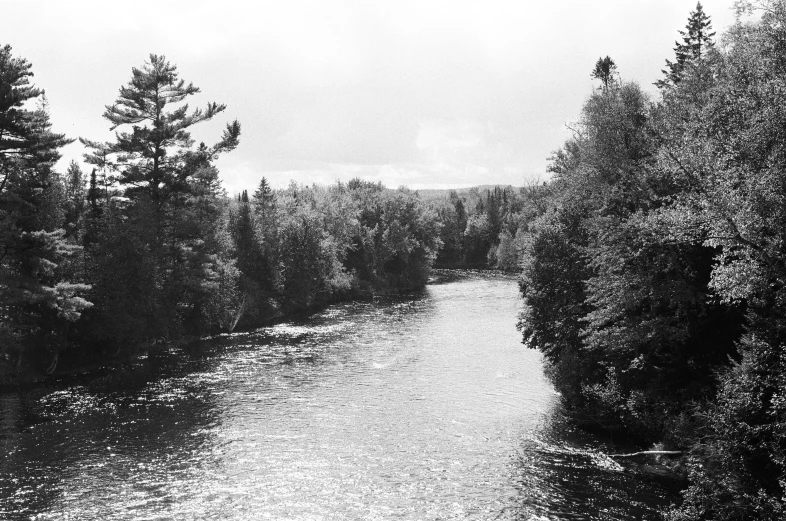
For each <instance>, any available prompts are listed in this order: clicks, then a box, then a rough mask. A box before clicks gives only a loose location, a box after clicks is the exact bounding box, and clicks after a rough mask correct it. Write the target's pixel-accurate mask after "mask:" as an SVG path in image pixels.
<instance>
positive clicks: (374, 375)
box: [0, 277, 662, 520]
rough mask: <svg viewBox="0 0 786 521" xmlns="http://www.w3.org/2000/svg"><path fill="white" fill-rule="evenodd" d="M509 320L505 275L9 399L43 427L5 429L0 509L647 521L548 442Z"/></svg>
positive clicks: (652, 492)
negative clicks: (636, 520)
mask: <svg viewBox="0 0 786 521" xmlns="http://www.w3.org/2000/svg"><path fill="white" fill-rule="evenodd" d="M519 305H520V304H519V299H518V296H517V288H516V284H515V282H514V281H513V280H512V279H509V278H504V277H498V278H493V277H492V278H484V277H469V278H466V279H464V280H460V281H458V282H451V283H447V284H436V285H432V286H430V287H429V288H428V290H427V291H426V292H425V293H423V294H422V295H419V296H415V297H407V298H386V299H380V300H378V301H375V302H366V303H352V304H344V305H338V306H334V307H331V308H329V309H328V310H326V311H325V312H323V313H320V314H318V315H316V316H313V317H311V318H309V319H306V320H303V321H299V322H290V323H286V324H281V325H277V326H274V327H270V328H264V329H261V330H258V331H255V332H251V333H243V334H233V335H222V336H219V337H215V338H213V339H210V340H207V341H204V342H202V343H201V344H199V345H195V346H187V347H184V348H180V349H178V350H176V351H173V352H172V353H169V354H168V355H167V356H161V357H159V356H151V357H149V358H147V359H141V360H140V361H139V362H138V367H137V368H136V369H134V370H132V371H130V373H124V372H121V373H114V374H113V373H110V374H108V375H106V376H97V377H95V378H94V379H92V380H88V381H86V382H83V383H80V384H76V383H75V384H71V385H68V386H66V387H64V388H61V389H58V390H48V391H46V390H43V392H39V393H38V394H36V393H32V394H30V395H22V396H20V397H19V401H20V404H19V405H14V407H16V408H17V409H19V410H26V412H25V413H24V414H25V415H26V416H27V417H32V418H38V420H37V421H33V422H32V423H31V424H30V425H27V426H25V427H24V428H22V430H21V431H19V432H16V431H14V428H12V429H11V430H10V431H9V432H8V433H5V432H3V433H0V442H2V443H3V444H4V446H10V448H11V449H10V452H9V454H8V455H7V456H6V457H5V459H4V460H3V465H2V466H0V513H3V514H4V515H8V516H9V518H10V519H30V518H33V519H102V520H103V519H105V520H115V519H118V520H119V519H151V520H152V519H237V520H246V519H275V520H288V519H291V520H304V519H305V520H345V519H410V520H432V519H433V520H437V519H478V520H481V519H483V520H485V519H579V518H586V519H630V518H631V516H633V517H637V518H655V517H654V515H655V514H654V510H652V507H651V505H653V504H657V503H658V501H661V499H660V496H661V495H662V491H661V489H659V488H658V487H657V486H655V485H654V484H651V483H643V484H637V483H638V482H636V481H635V480H631V479H630V477H629V476H628V475H627V474H625V472H624V469H623V468H622V467H620V466H619V465H618V464H617V463H616V462H614V461H613V460H611V459H610V458H608V456H606V455H604V454H603V453H602V452H601V451H599V450H596V449H593V448H591V447H588V446H586V444H582V442H581V439H580V437H578V438H576V436H574V434H570V430H569V429H568V430H563V428H562V427H559V426H557V427H555V423H554V421H553V418H552V416H553V413H554V408H555V406H556V401H557V397H556V396H555V394H554V393H553V391H552V388H551V386H550V384H549V383H548V382H547V381H546V379H545V377H544V376H543V372H542V364H541V359H540V355H539V354H538V353H537V352H535V351H532V350H528V349H526V348H524V347H523V346H522V345H521V342H520V336H519V333H518V332H517V331H516V329H515V322H516V317H517V313H518V309H519ZM14 403H16V402H14ZM25 408H27V409H25ZM566 433H567V434H566ZM571 436H573V438H571ZM577 440H578V441H577ZM661 502H662V501H661ZM544 516H545V517H544Z"/></svg>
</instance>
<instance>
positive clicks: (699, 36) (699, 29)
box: [655, 2, 715, 88]
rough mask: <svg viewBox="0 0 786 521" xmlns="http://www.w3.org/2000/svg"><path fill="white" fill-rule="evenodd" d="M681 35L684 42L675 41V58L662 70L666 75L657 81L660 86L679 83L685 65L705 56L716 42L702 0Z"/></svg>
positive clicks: (691, 14)
mask: <svg viewBox="0 0 786 521" xmlns="http://www.w3.org/2000/svg"><path fill="white" fill-rule="evenodd" d="M680 36H682V43H680V42H674V45H675V47H674V55H675V60H674V61H673V62H672V61H670V60H666V69H664V70H663V71H662V72H663V74H665V75H666V77H665V78H664V79H662V80H659V81H657V82H655V85H657V86H658V87H659V88H664V87H668V86H670V85H672V86H673V85H676V84H677V83H679V82H680V80H681V79H682V74H683V71H684V70H685V67H687V66H688V65H689V64H691V63H693V62H695V61H696V60H698V59H700V58H701V57H702V56H704V54H706V52H707V51H708V50H709V49H710V48H711V47H712V46H713V44H714V43H713V40H712V37H713V36H715V32H714V31H713V30H712V21H711V20H710V17H709V16H707V15H706V14H705V13H704V9H703V8H702V6H701V2H698V3H697V4H696V10H695V11H692V12H691V13H690V16H689V17H688V23H687V25H686V26H685V31H680Z"/></svg>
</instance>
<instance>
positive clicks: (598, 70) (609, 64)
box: [592, 56, 617, 89]
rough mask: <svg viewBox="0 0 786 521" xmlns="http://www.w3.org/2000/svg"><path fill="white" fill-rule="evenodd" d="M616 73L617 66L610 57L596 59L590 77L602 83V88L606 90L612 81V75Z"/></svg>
mask: <svg viewBox="0 0 786 521" xmlns="http://www.w3.org/2000/svg"><path fill="white" fill-rule="evenodd" d="M616 72H617V64H616V63H614V60H612V59H611V58H610V57H608V56H606V57H605V58H598V61H597V62H596V63H595V68H594V69H593V70H592V77H593V78H595V79H596V80H600V81H601V83H603V88H604V89H608V88H609V86H610V85H611V83H612V82H613V81H614V74H615V73H616Z"/></svg>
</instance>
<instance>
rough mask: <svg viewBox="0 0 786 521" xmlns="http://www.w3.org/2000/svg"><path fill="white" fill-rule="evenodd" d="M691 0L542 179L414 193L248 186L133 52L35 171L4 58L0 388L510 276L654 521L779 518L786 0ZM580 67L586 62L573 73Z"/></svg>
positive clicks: (189, 91)
mask: <svg viewBox="0 0 786 521" xmlns="http://www.w3.org/2000/svg"><path fill="white" fill-rule="evenodd" d="M736 9H737V10H738V17H737V22H736V23H735V24H734V25H733V26H732V27H730V28H729V29H728V30H727V31H726V32H724V34H722V35H719V36H717V37H716V33H715V32H713V30H712V24H711V19H710V17H709V16H708V15H707V14H706V13H705V12H704V10H703V8H702V6H701V4H698V5H697V6H696V8H695V10H694V11H692V12H691V13H690V15H689V18H688V22H687V25H686V27H685V29H684V30H683V31H680V35H681V41H678V42H677V43H676V47H675V49H674V51H675V54H674V56H673V57H671V58H670V59H667V60H666V65H665V69H664V71H663V77H662V78H661V79H660V80H658V81H657V83H656V84H655V85H656V86H657V96H651V95H649V94H648V93H647V91H646V90H645V89H644V88H642V86H641V85H639V84H637V83H635V82H629V81H625V80H624V79H623V76H622V74H621V73H620V72H619V71H618V70H617V67H616V65H615V62H614V60H613V59H612V58H611V57H608V56H607V57H605V58H601V59H599V60H598V62H597V63H596V64H595V67H594V69H593V70H591V76H592V78H594V80H595V81H596V84H595V85H596V88H595V89H594V91H593V93H592V94H591V95H590V96H589V98H588V99H587V100H586V103H585V104H584V106H583V109H582V111H581V114H580V115H579V117H578V121H577V123H576V124H575V125H572V127H573V128H572V136H571V137H570V138H569V139H568V140H567V141H566V142H565V144H564V145H563V146H562V148H560V149H559V150H558V151H556V152H554V154H553V156H552V158H551V164H550V168H549V169H550V176H549V177H548V178H547V179H548V180H547V181H545V182H532V183H530V184H529V185H528V186H525V187H524V188H512V187H497V186H491V187H481V188H475V189H469V190H452V191H448V192H441V191H435V192H433V193H428V191H423V192H422V193H419V192H416V191H412V190H409V189H407V188H404V187H401V188H398V189H389V188H386V187H383V186H382V185H381V184H379V183H372V182H369V181H364V180H361V179H353V180H351V181H348V182H345V183H344V182H336V183H335V184H333V185H330V186H317V185H312V186H304V185H298V184H296V183H290V185H289V186H288V187H287V188H285V189H275V190H274V189H272V188H271V185H270V182H269V180H268V179H266V178H262V180H261V182H260V183H259V185H258V187H257V188H256V189H255V190H254V191H253V193H249V192H248V191H243V192H242V193H240V194H231V195H230V194H228V193H227V192H226V191H225V190H224V189H223V188H222V186H221V182H220V175H219V171H218V169H217V167H216V166H215V163H216V159H217V158H218V157H219V156H220V155H222V154H228V153H231V152H232V150H233V149H235V148H236V147H237V146H238V145H239V143H240V136H241V126H240V123H239V122H237V121H234V122H230V123H229V124H227V125H226V128H225V130H224V131H223V134H222V135H221V136H217V138H216V141H215V143H213V144H205V143H199V144H196V143H195V141H194V140H193V139H192V137H191V133H190V132H191V127H192V126H194V125H198V124H199V123H202V122H205V121H208V120H212V119H214V118H216V117H218V116H219V115H220V114H221V113H222V112H223V111H224V110H225V108H226V107H225V105H223V104H219V103H214V102H211V103H208V104H207V105H206V106H205V107H204V108H201V109H193V108H192V109H189V107H188V105H187V103H186V102H187V101H188V100H189V99H190V97H191V96H192V95H196V94H199V92H200V91H199V88H197V87H195V86H194V85H193V84H192V83H187V82H186V81H185V80H183V79H181V78H180V76H179V72H178V70H177V68H176V66H174V65H172V64H171V63H170V62H169V61H167V60H166V58H165V57H164V56H159V55H150V57H149V59H148V60H147V61H146V62H145V63H144V65H142V66H141V67H139V68H133V69H132V77H131V80H130V81H129V83H128V84H127V85H125V86H123V87H121V88H120V90H119V93H118V95H117V98H116V99H115V100H114V101H111V100H109V101H110V102H111V103H110V104H109V105H106V106H105V110H104V112H103V117H104V118H105V120H106V122H107V126H108V127H109V128H110V129H111V130H113V131H114V132H115V133H114V139H113V140H111V141H108V142H98V141H93V140H90V139H88V138H80V141H81V142H82V144H83V145H84V146H85V147H86V148H87V149H88V150H89V152H88V153H87V154H86V155H85V164H87V165H89V168H88V170H89V173H88V172H85V171H83V170H82V167H81V166H80V164H78V163H76V162H72V163H71V164H70V166H69V167H68V168H67V169H66V171H65V172H58V171H57V169H56V167H55V165H56V163H57V162H58V160H59V159H60V157H61V153H60V150H61V149H62V147H64V146H65V145H67V144H68V143H70V142H72V141H73V139H72V138H70V137H67V136H65V135H63V134H58V133H56V132H54V131H53V130H52V125H51V122H50V119H49V112H48V105H47V103H48V102H47V100H46V96H45V95H44V93H43V91H42V90H41V89H40V88H38V87H37V86H35V85H34V84H33V82H32V76H33V71H32V65H31V64H30V63H28V62H27V61H26V60H25V59H24V58H21V57H18V56H15V55H14V54H13V52H12V48H11V47H10V46H9V45H6V46H4V47H2V48H0V236H2V240H1V241H0V248H2V250H0V384H14V383H18V382H20V381H24V380H25V378H31V375H32V376H36V377H40V376H45V375H48V374H52V373H54V372H56V371H58V370H63V368H64V367H81V366H86V365H89V364H91V363H103V362H105V361H107V360H110V361H111V360H119V359H122V358H123V357H128V356H131V355H133V354H135V353H140V352H144V351H147V350H154V349H156V348H158V346H162V345H169V344H171V343H173V342H183V341H186V340H188V339H191V338H196V337H199V336H205V335H210V334H215V333H219V332H231V331H233V330H235V329H243V328H253V327H257V326H259V325H263V324H266V323H270V321H273V320H276V319H280V318H281V317H284V316H291V315H293V314H297V313H304V312H309V311H313V310H315V309H318V308H320V307H323V306H325V305H326V304H329V303H331V302H336V301H340V300H348V299H360V298H369V297H371V296H373V295H378V294H381V293H396V292H406V291H410V290H412V289H416V288H420V287H422V286H423V285H424V284H425V283H426V282H427V280H428V278H429V274H430V271H431V269H432V268H434V267H438V268H495V269H500V270H505V271H512V272H520V281H519V285H520V291H521V296H522V298H523V301H524V311H523V312H522V315H521V317H520V321H519V328H520V330H521V332H522V335H523V342H524V344H525V345H526V346H527V347H529V348H533V349H537V350H539V351H540V352H541V353H542V354H543V357H544V359H545V362H546V370H547V373H548V376H549V377H550V379H551V381H552V382H553V384H554V386H555V387H556V389H557V390H558V391H559V393H560V395H561V396H562V400H563V402H564V405H565V407H566V410H567V411H568V414H569V415H570V417H571V418H572V420H573V421H574V422H576V423H578V424H580V425H582V426H584V427H585V428H588V429H594V430H597V431H600V432H604V433H611V434H614V435H617V436H619V435H622V436H625V437H627V438H628V439H630V440H634V441H635V442H636V443H639V444H646V445H647V446H651V447H653V449H656V450H669V451H678V452H680V453H681V456H679V457H677V458H675V459H673V460H672V461H671V462H670V463H669V464H670V465H672V466H673V467H674V469H675V471H676V472H678V473H682V474H684V476H685V479H686V481H685V483H686V488H685V490H684V492H683V496H684V501H683V502H682V503H681V504H680V505H675V506H674V507H673V508H672V509H671V510H670V511H669V512H667V513H666V514H665V515H666V517H667V519H670V520H673V521H678V520H679V521H682V520H693V519H695V520H698V519H706V520H709V519H717V520H743V519H770V520H776V519H783V518H784V517H786V396H784V390H785V389H786V348H784V346H785V345H786V318H784V317H786V146H785V145H786V130H785V129H786V110H784V107H786V2H784V1H782V0H767V1H765V2H761V3H756V4H755V5H754V4H752V3H747V2H738V3H737V4H736ZM588 68H589V67H588Z"/></svg>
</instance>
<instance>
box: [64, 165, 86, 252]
mask: <svg viewBox="0 0 786 521" xmlns="http://www.w3.org/2000/svg"><path fill="white" fill-rule="evenodd" d="M85 202H86V199H85V178H84V174H83V173H82V169H81V168H79V165H78V164H77V163H76V161H71V163H70V164H69V165H68V170H66V174H65V204H66V208H65V223H64V225H65V230H66V237H68V238H77V237H78V236H79V233H80V231H81V228H82V220H83V219H82V218H83V214H84V211H85Z"/></svg>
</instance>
